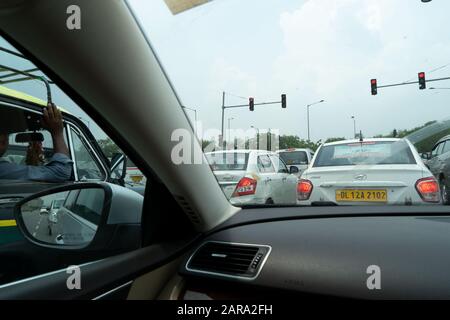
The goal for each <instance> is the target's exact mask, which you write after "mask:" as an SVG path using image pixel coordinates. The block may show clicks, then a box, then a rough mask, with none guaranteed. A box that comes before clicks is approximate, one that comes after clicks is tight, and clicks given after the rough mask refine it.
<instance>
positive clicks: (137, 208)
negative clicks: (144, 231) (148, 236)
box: [14, 182, 143, 252]
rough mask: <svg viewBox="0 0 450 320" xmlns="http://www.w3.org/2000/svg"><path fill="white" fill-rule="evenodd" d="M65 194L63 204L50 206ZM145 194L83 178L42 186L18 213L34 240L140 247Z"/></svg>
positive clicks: (89, 247)
mask: <svg viewBox="0 0 450 320" xmlns="http://www.w3.org/2000/svg"><path fill="white" fill-rule="evenodd" d="M54 200H59V201H60V202H61V205H60V206H59V207H58V208H52V209H51V210H48V214H45V215H42V212H43V211H44V210H45V209H46V208H47V206H48V205H49V203H51V202H52V201H54ZM142 205H143V197H142V196H141V195H140V194H138V193H136V192H134V191H132V190H129V189H127V188H124V187H121V186H117V185H114V184H110V183H105V182H101V183H77V184H71V185H66V186H62V187H57V188H52V189H48V190H45V191H43V192H39V193H37V194H34V195H32V196H30V197H27V198H25V199H23V200H21V201H19V202H18V203H17V204H16V206H15V209H14V215H15V219H16V222H17V225H18V227H19V230H20V231H21V232H22V234H23V235H24V237H25V238H26V239H27V240H28V241H29V242H31V243H33V244H34V245H37V246H40V247H45V248H50V249H58V250H72V251H73V250H75V251H76V250H79V251H82V252H93V251H94V252H95V251H102V252H103V251H108V250H113V251H117V250H119V251H120V250H132V249H137V248H139V247H140V243H141V232H140V222H141V214H142Z"/></svg>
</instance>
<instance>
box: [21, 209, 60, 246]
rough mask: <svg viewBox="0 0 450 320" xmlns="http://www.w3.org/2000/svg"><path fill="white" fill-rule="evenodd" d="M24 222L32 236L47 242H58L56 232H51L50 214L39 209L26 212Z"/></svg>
mask: <svg viewBox="0 0 450 320" xmlns="http://www.w3.org/2000/svg"><path fill="white" fill-rule="evenodd" d="M24 222H25V226H26V228H27V230H28V232H29V233H30V234H31V236H32V237H33V238H35V239H37V240H39V241H42V242H45V243H56V242H55V234H54V232H52V234H49V223H50V222H49V221H48V214H40V211H39V210H33V211H28V212H26V215H24Z"/></svg>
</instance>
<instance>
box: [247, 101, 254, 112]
mask: <svg viewBox="0 0 450 320" xmlns="http://www.w3.org/2000/svg"><path fill="white" fill-rule="evenodd" d="M248 106H249V108H250V111H253V110H255V99H253V98H248Z"/></svg>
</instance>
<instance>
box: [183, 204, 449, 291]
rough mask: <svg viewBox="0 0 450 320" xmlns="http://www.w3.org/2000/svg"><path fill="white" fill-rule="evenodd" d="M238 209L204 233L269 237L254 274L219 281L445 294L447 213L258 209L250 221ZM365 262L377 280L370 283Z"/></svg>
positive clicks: (237, 239) (238, 238) (220, 237)
mask: <svg viewBox="0 0 450 320" xmlns="http://www.w3.org/2000/svg"><path fill="white" fill-rule="evenodd" d="M333 209H335V208H333ZM244 211H245V210H244ZM257 211H258V210H257ZM267 211H268V210H267ZM267 211H266V212H267ZM239 215H242V213H241V214H239ZM239 215H237V216H236V218H235V219H234V223H236V221H240V223H241V225H239V222H238V225H237V226H234V227H233V226H232V225H233V224H232V223H229V224H228V225H227V223H225V224H224V226H225V229H223V230H221V231H218V232H216V233H214V234H212V235H210V236H209V237H207V238H206V239H205V241H209V240H213V241H225V242H233V243H248V244H261V245H269V246H271V247H272V251H271V253H270V255H269V257H268V259H267V261H266V263H265V265H264V266H263V268H262V271H261V273H260V274H259V276H258V277H257V278H256V279H255V280H252V281H243V280H237V279H236V280H234V279H223V281H227V282H230V281H241V282H243V283H246V285H255V286H259V287H265V288H273V289H285V290H294V291H297V292H303V293H317V294H324V295H332V296H338V297H353V298H369V299H370V298H401V299H402V298H405V299H407V298H425V299H427V298H447V299H448V298H450V217H446V216H438V215H436V216H435V215H433V216H426V215H422V216H414V217H412V216H369V215H368V216H357V217H327V216H325V215H324V216H323V217H316V218H309V219H301V218H298V215H297V218H293V217H291V218H289V217H288V215H286V214H285V216H284V217H282V218H281V220H280V221H276V219H275V217H273V219H274V220H272V221H270V219H269V221H266V222H264V219H267V218H268V217H267V216H266V217H265V218H264V219H261V220H260V221H257V222H256V223H251V220H250V219H249V218H248V216H247V217H245V216H244V217H239ZM269 215H270V214H269ZM242 223H243V224H242ZM373 266H376V267H379V271H380V272H379V275H380V278H379V279H380V286H381V288H380V289H372V290H370V289H369V288H368V286H367V282H368V279H369V277H370V276H371V275H373ZM368 268H369V271H370V272H369V273H368ZM371 268H372V269H371ZM182 273H183V274H185V275H191V276H192V275H194V274H193V273H192V272H189V271H187V270H183V271H182ZM195 276H196V277H198V275H195ZM201 277H203V278H205V277H211V278H216V279H218V278H219V279H220V277H217V276H212V275H206V276H205V275H203V276H201ZM372 280H373V278H372ZM369 282H371V281H369Z"/></svg>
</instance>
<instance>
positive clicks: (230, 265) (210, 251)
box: [186, 241, 270, 279]
mask: <svg viewBox="0 0 450 320" xmlns="http://www.w3.org/2000/svg"><path fill="white" fill-rule="evenodd" d="M269 252H270V247H269V246H263V245H254V244H243V243H228V242H215V241H210V242H207V243H205V244H203V245H202V246H201V247H200V248H199V249H197V250H196V251H195V252H194V254H193V255H192V256H191V257H190V259H189V261H188V263H187V266H186V269H187V270H189V271H192V272H199V273H208V274H215V275H220V276H225V277H237V278H243V279H254V278H256V277H257V275H258V274H259V272H260V270H261V268H262V266H263V264H264V262H265V260H266V259H267V256H268V255H269Z"/></svg>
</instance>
